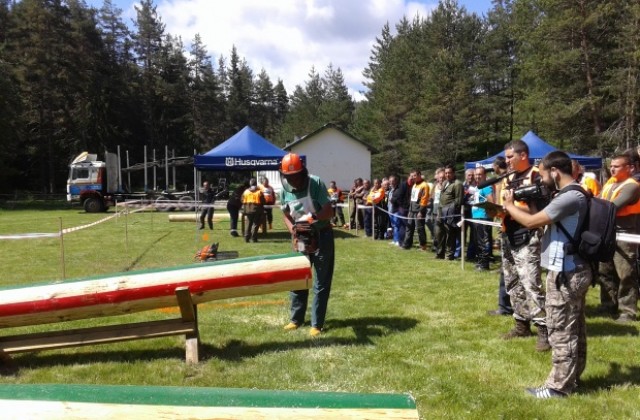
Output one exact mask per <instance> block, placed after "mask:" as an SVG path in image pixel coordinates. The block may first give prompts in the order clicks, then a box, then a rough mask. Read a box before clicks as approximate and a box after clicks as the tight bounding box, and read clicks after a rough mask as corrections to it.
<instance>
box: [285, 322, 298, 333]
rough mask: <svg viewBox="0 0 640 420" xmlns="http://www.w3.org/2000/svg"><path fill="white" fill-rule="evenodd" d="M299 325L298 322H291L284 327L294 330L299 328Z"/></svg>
mask: <svg viewBox="0 0 640 420" xmlns="http://www.w3.org/2000/svg"><path fill="white" fill-rule="evenodd" d="M298 327H299V325H298V324H296V323H295V322H290V323H288V324H287V325H285V326H284V329H285V330H287V331H293V330H297V329H298Z"/></svg>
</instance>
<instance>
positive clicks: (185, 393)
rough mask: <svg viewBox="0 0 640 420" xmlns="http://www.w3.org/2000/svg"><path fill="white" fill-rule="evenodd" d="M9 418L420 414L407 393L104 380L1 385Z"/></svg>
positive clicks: (401, 417)
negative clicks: (146, 384)
mask: <svg viewBox="0 0 640 420" xmlns="http://www.w3.org/2000/svg"><path fill="white" fill-rule="evenodd" d="M0 411H1V412H2V413H3V419H12V420H13V419H15V420H18V419H20V420H25V419H28V420H30V419H33V420H53V419H56V420H57V419H60V420H63V419H64V420H75V419H85V420H87V419H100V420H103V419H114V420H115V419H117V420H120V419H124V418H127V419H136V420H158V419H187V418H188V419H195V420H199V419H255V420H261V419H285V420H287V419H289V420H294V419H295V420H301V419H329V420H330V419H388V420H409V419H411V420H417V419H418V412H417V410H416V404H415V401H414V399H413V398H412V397H411V396H410V395H403V394H351V393H342V392H298V391H266V390H249V389H224V388H183V387H137V386H99V385H24V384H20V385H13V384H12V385H0Z"/></svg>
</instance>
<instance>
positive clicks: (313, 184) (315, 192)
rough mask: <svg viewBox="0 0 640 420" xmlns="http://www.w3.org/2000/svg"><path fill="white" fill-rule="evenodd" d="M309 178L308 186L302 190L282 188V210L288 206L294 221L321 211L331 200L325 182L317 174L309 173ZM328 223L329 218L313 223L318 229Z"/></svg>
mask: <svg viewBox="0 0 640 420" xmlns="http://www.w3.org/2000/svg"><path fill="white" fill-rule="evenodd" d="M308 178H309V179H308V183H307V187H306V188H304V189H302V190H300V191H295V192H294V191H287V190H286V189H285V188H282V189H281V190H280V203H282V210H283V211H285V210H286V209H287V208H288V209H289V212H290V213H291V217H293V220H294V221H295V220H297V219H298V218H300V217H301V216H304V215H306V214H308V213H317V212H319V211H320V209H322V207H324V205H325V204H327V203H329V202H330V199H329V193H328V191H327V187H326V186H325V185H324V182H322V181H321V180H320V178H318V177H317V176H315V175H309V177H308ZM328 225H329V221H328V220H318V221H317V222H316V223H314V224H313V226H314V227H315V228H316V229H322V228H324V227H326V226H328Z"/></svg>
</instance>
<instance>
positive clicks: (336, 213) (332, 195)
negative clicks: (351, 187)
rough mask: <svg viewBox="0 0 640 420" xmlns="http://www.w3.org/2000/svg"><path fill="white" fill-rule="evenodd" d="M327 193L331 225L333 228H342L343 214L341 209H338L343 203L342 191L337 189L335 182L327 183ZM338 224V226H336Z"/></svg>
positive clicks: (343, 224)
mask: <svg viewBox="0 0 640 420" xmlns="http://www.w3.org/2000/svg"><path fill="white" fill-rule="evenodd" d="M327 192H328V193H329V200H331V207H332V208H333V217H332V218H331V223H333V225H334V226H340V227H344V226H345V223H344V213H343V212H342V207H340V205H341V204H343V203H344V195H343V194H342V190H341V189H340V188H338V186H337V185H336V181H331V182H329V189H328V190H327ZM338 222H339V223H340V224H338Z"/></svg>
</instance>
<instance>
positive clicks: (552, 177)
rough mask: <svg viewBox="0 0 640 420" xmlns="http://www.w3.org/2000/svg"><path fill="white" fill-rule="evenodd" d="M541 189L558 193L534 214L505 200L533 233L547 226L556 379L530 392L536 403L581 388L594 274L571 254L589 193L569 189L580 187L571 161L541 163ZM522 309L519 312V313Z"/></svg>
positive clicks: (555, 156)
mask: <svg viewBox="0 0 640 420" xmlns="http://www.w3.org/2000/svg"><path fill="white" fill-rule="evenodd" d="M539 172H540V175H541V176H542V183H543V184H544V185H545V186H546V187H548V188H549V189H550V190H557V191H558V193H557V194H556V195H555V196H554V198H553V199H552V200H551V202H550V203H549V204H548V205H547V206H546V207H545V208H544V209H543V210H541V211H539V212H537V213H534V214H531V213H530V212H529V211H527V210H526V209H523V208H522V207H520V206H518V205H517V204H516V202H515V201H514V191H512V190H507V191H505V194H504V208H505V211H506V212H507V213H508V215H509V217H510V218H512V219H513V220H514V221H516V222H518V223H519V224H520V225H522V226H524V227H526V228H528V229H536V228H540V227H542V226H546V228H545V230H544V235H543V236H542V256H541V263H542V266H543V267H545V268H546V269H547V270H548V272H547V278H546V290H547V295H546V325H547V328H548V332H549V343H550V345H551V349H552V353H551V361H552V368H551V373H549V376H548V377H547V380H546V382H545V384H544V385H543V386H541V387H539V388H529V389H527V392H528V393H530V394H531V395H533V396H534V397H536V398H556V397H565V396H567V395H568V394H570V393H571V392H572V391H573V389H574V388H575V386H576V381H577V380H579V379H580V375H581V374H582V372H583V371H584V368H585V366H586V356H587V337H586V328H585V312H584V310H585V296H586V294H587V291H588V289H589V285H590V284H591V268H590V267H589V264H588V263H587V262H586V261H584V260H583V259H582V258H581V257H580V255H579V254H578V253H577V252H571V250H570V247H569V245H570V244H571V238H568V237H567V236H566V235H565V234H564V233H563V232H562V230H561V229H559V227H558V224H561V225H562V226H563V227H564V229H565V230H566V231H567V233H568V234H569V235H571V237H576V236H577V235H576V234H577V233H578V232H579V231H580V228H581V226H582V225H583V223H584V221H585V219H586V217H587V211H588V200H587V197H586V196H585V194H584V193H582V192H580V191H575V190H573V189H571V188H567V187H568V186H570V185H572V184H573V185H576V186H577V185H578V184H577V183H576V182H575V180H574V179H573V177H572V175H571V159H570V158H569V156H568V155H567V154H566V153H564V152H560V151H554V152H551V153H548V154H547V155H546V156H545V157H544V158H543V159H542V161H541V162H540V168H539ZM515 308H517V306H516V307H515Z"/></svg>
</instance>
